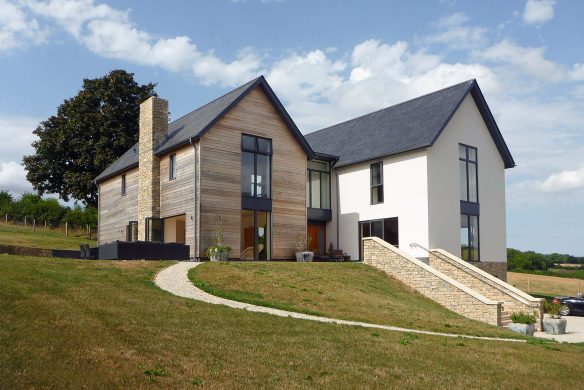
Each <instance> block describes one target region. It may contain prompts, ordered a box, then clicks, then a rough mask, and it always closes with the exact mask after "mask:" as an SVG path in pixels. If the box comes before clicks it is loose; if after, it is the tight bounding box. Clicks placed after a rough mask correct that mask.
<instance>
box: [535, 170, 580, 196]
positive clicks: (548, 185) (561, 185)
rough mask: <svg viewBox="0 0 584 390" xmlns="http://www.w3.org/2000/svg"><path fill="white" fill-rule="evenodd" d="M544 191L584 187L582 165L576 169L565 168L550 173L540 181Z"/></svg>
mask: <svg viewBox="0 0 584 390" xmlns="http://www.w3.org/2000/svg"><path fill="white" fill-rule="evenodd" d="M540 188H541V189H542V190H543V191H545V192H558V191H566V190H573V189H577V188H584V165H583V166H581V167H580V168H578V169H574V170H566V171H561V172H557V173H553V174H551V175H550V176H549V177H548V178H547V179H545V180H544V181H543V182H541V183H540Z"/></svg>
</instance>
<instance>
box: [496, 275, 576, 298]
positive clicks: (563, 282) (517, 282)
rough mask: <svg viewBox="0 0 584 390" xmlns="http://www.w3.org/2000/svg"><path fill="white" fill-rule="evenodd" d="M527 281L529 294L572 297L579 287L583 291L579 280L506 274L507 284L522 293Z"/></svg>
mask: <svg viewBox="0 0 584 390" xmlns="http://www.w3.org/2000/svg"><path fill="white" fill-rule="evenodd" d="M528 279H530V280H531V282H530V284H531V292H532V293H534V294H542V295H552V296H554V295H564V296H565V295H567V296H574V295H576V293H578V288H579V286H580V288H581V289H584V281H583V280H580V279H571V278H565V277H557V276H546V275H534V274H526V273H517V272H508V273H507V280H508V282H509V283H511V284H512V285H513V286H516V287H517V288H519V289H521V290H523V291H528Z"/></svg>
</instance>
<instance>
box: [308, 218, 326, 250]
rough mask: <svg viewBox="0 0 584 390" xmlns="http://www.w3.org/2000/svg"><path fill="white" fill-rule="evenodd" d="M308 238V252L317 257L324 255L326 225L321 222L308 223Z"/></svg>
mask: <svg viewBox="0 0 584 390" xmlns="http://www.w3.org/2000/svg"><path fill="white" fill-rule="evenodd" d="M308 237H310V251H311V252H314V253H315V254H317V255H320V256H325V255H326V224H325V223H323V222H308Z"/></svg>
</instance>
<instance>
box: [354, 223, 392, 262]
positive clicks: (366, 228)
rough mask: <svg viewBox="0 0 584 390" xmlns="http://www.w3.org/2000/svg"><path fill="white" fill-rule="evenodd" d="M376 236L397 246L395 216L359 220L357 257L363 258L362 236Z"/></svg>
mask: <svg viewBox="0 0 584 390" xmlns="http://www.w3.org/2000/svg"><path fill="white" fill-rule="evenodd" d="M365 237H378V238H381V239H382V240H383V241H385V242H388V243H390V244H391V245H394V246H399V234H398V221H397V217H394V218H385V219H374V220H371V221H362V222H359V259H361V260H363V238H365Z"/></svg>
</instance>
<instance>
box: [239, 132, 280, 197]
mask: <svg viewBox="0 0 584 390" xmlns="http://www.w3.org/2000/svg"><path fill="white" fill-rule="evenodd" d="M244 137H249V138H253V139H254V147H253V148H247V147H246V146H245V145H244V142H243V140H244ZM258 140H262V141H267V142H268V145H269V150H268V151H267V152H265V151H262V150H261V148H260V147H259V142H258ZM241 151H242V152H245V153H252V154H253V176H254V178H255V177H257V173H258V158H257V156H258V155H262V156H268V157H270V159H269V175H270V180H269V181H270V184H269V186H268V191H269V196H268V197H259V196H257V185H256V183H253V194H251V195H247V194H244V193H243V192H241V195H242V196H244V197H247V198H254V199H272V155H273V154H274V149H273V145H272V139H271V138H265V137H260V136H257V135H253V134H246V133H242V134H241ZM242 169H243V167H242ZM240 190H241V189H240Z"/></svg>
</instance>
